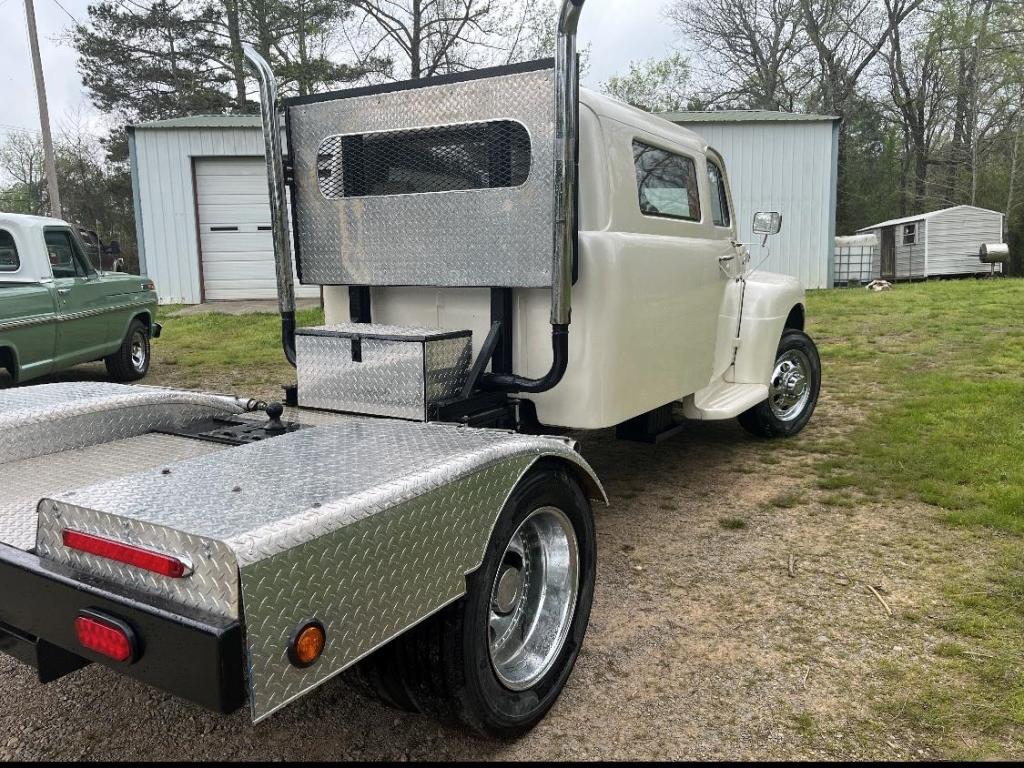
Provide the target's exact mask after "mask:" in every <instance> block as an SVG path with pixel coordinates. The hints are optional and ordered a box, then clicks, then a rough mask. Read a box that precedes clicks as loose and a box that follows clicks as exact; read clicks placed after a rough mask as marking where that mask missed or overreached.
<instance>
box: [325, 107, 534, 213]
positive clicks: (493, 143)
mask: <svg viewBox="0 0 1024 768" xmlns="http://www.w3.org/2000/svg"><path fill="white" fill-rule="evenodd" d="M531 152H532V148H531V144H530V134H529V132H528V131H527V130H526V127H525V126H524V125H523V124H522V123H518V122H515V121H514V120H496V121H493V122H487V123H465V124H462V125H444V126H438V127H435V128H410V129H408V130H402V131H385V132H381V133H359V134H349V135H347V136H328V137H327V138H326V139H324V140H323V143H321V144H320V149H319V151H318V152H317V181H318V183H319V185H320V193H321V194H322V195H323V196H324V197H326V198H328V199H330V200H337V199H340V198H345V197H371V196H374V197H376V196H384V195H415V194H425V193H428V192H455V191H465V190H471V189H494V188H500V187H519V186H522V185H523V184H525V183H526V180H527V178H528V177H529V175H530V163H531Z"/></svg>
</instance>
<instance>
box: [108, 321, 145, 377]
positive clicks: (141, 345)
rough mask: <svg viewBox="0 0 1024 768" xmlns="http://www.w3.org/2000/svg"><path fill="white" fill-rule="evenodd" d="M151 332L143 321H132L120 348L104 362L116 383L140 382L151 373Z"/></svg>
mask: <svg viewBox="0 0 1024 768" xmlns="http://www.w3.org/2000/svg"><path fill="white" fill-rule="evenodd" d="M149 355H150V348H149V330H148V329H147V328H146V326H145V325H144V324H143V323H142V321H141V320H132V322H131V325H129V326H128V333H127V334H126V335H125V337H124V341H122V342H121V346H120V348H119V349H118V350H117V352H115V353H114V354H112V355H110V356H109V357H107V358H106V360H104V362H105V363H106V364H107V373H109V374H110V378H112V379H113V380H114V381H122V382H128V381H138V380H139V379H141V378H143V377H144V376H145V375H146V374H147V373H148V372H149Z"/></svg>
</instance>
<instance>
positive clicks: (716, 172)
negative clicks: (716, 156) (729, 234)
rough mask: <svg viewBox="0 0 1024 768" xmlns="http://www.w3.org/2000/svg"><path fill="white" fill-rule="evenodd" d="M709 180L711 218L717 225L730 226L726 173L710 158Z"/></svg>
mask: <svg viewBox="0 0 1024 768" xmlns="http://www.w3.org/2000/svg"><path fill="white" fill-rule="evenodd" d="M708 182H710V186H711V220H712V221H713V222H714V223H715V226H716V227H728V226H729V225H730V224H731V223H732V222H731V220H730V218H729V194H728V192H726V189H725V174H724V173H722V169H721V168H719V167H718V165H717V164H715V163H714V162H712V161H711V160H708Z"/></svg>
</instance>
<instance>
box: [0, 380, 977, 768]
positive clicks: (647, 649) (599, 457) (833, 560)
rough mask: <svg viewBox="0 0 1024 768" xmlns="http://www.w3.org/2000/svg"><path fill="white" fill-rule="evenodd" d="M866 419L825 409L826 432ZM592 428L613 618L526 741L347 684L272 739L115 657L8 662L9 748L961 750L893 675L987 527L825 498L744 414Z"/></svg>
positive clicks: (513, 752)
mask: <svg viewBox="0 0 1024 768" xmlns="http://www.w3.org/2000/svg"><path fill="white" fill-rule="evenodd" d="M848 420H849V417H848V415H846V414H844V413H842V412H841V409H840V407H839V406H838V405H837V404H835V403H833V402H832V401H830V400H829V399H827V398H826V399H825V400H824V401H823V402H822V404H821V407H820V410H819V412H818V415H817V416H816V418H815V421H814V422H812V424H811V428H810V430H809V433H811V432H816V433H817V434H818V435H819V437H820V436H821V435H828V434H829V433H832V432H836V431H841V430H843V429H844V428H845V425H846V424H847V423H848ZM580 437H581V438H582V440H583V443H584V453H585V455H586V456H587V458H588V459H589V460H590V461H591V462H592V463H593V465H594V467H595V469H596V470H597V472H598V474H599V475H600V476H601V477H602V478H603V479H604V480H605V482H606V484H607V489H608V492H609V495H610V497H611V504H610V506H608V507H603V508H599V509H597V510H596V514H597V527H598V533H599V537H600V560H599V566H598V567H599V573H598V589H597V595H596V602H595V607H594V613H593V619H592V622H591V628H590V632H589V634H588V637H587V643H586V645H585V647H584V649H583V653H582V655H581V657H580V660H579V663H578V665H577V668H576V672H575V674H574V675H573V677H572V679H571V680H570V683H569V686H568V688H567V690H566V692H565V694H564V695H563V696H562V698H561V700H560V701H559V702H558V704H557V705H556V706H555V708H554V710H553V711H552V713H551V715H550V716H549V717H548V718H547V719H546V720H545V721H544V722H543V723H542V724H541V725H540V726H539V727H538V728H537V729H536V730H535V731H534V732H533V733H531V734H530V735H529V736H528V737H526V738H524V739H522V740H521V741H519V742H516V743H509V744H501V743H492V742H487V741H483V740H480V739H476V738H472V737H469V736H467V735H465V734H464V733H462V732H459V731H455V730H451V729H447V728H444V727H441V726H439V725H437V724H436V723H434V722H433V721H431V720H429V719H427V718H423V717H418V716H411V715H406V714H403V713H398V712H395V711H392V710H389V709H386V708H385V707H383V706H381V705H379V704H377V703H375V702H372V701H368V700H366V699H363V698H360V697H359V696H357V695H356V694H355V693H353V692H351V691H350V690H349V689H348V688H346V687H345V685H344V684H343V683H341V682H331V683H329V684H327V685H325V686H324V687H322V688H321V689H320V690H319V691H317V692H315V693H313V694H311V695H309V696H308V697H306V698H305V699H303V700H301V701H299V702H298V703H296V704H294V705H292V706H291V707H289V708H287V709H286V710H284V711H283V712H281V713H279V714H278V715H276V716H275V717H272V718H271V719H269V720H268V721H266V722H264V723H263V724H261V725H259V726H255V727H254V726H251V725H250V724H249V723H248V722H247V719H246V716H245V714H244V713H238V714H236V715H235V716H232V717H228V718H224V717H220V716H216V715H212V714H208V713H206V712H205V711H203V710H201V709H199V708H198V707H195V706H192V705H190V704H187V703H183V702H181V701H178V700H176V699H173V698H171V697H169V696H167V695H164V694H162V693H160V692H158V691H154V690H150V689H148V688H146V687H145V686H143V685H141V684H139V683H135V682H132V681H129V680H125V679H122V678H120V677H118V676H117V675H115V674H114V673H112V672H110V671H108V670H106V669H104V668H102V667H99V666H95V665H94V666H92V667H89V668H87V669H85V670H83V671H81V672H79V673H77V674H74V675H72V676H69V677H67V678H64V679H63V680H61V681H59V682H57V683H54V684H52V685H49V686H44V687H39V686H37V685H36V683H35V680H34V678H33V674H32V673H31V671H30V670H28V669H27V668H24V667H21V666H19V665H17V663H16V662H14V661H12V660H10V659H8V658H7V657H4V656H0V690H2V698H0V758H4V759H39V758H58V759H76V758H91V759H121V760H152V759H160V760H165V759H169V760H178V759H239V758H241V759H286V760H303V759H311V760H318V759H397V760H403V759H435V760H447V759H474V758H476V759H479V758H483V759H490V758H500V759H544V758H552V759H564V758H589V759H595V758H608V759H643V758H670V759H701V758H733V759H744V758H772V759H784V758H816V757H817V758H822V757H824V758H829V757H831V758H854V759H858V758H883V759H886V758H888V759H894V758H895V759H905V758H925V757H936V756H941V754H942V753H941V752H939V750H938V748H937V747H935V746H934V745H933V744H930V743H929V742H928V741H927V737H925V736H921V735H919V734H915V733H914V732H911V731H908V730H907V729H906V726H904V725H901V723H904V722H905V721H904V720H903V719H901V718H899V717H896V716H891V715H890V714H889V713H891V712H892V711H893V710H892V709H891V707H892V706H897V707H898V706H899V692H898V691H893V690H891V686H890V685H889V683H888V681H887V676H886V670H887V669H889V668H891V667H892V665H894V664H895V665H900V664H903V663H905V662H915V663H916V661H917V660H920V659H927V657H928V654H929V653H931V650H932V648H933V647H934V646H935V644H936V643H939V642H941V641H942V640H943V638H942V637H941V636H940V635H938V634H936V630H935V629H934V627H935V624H934V623H933V622H928V621H921V620H920V619H921V617H928V616H935V615H938V614H941V613H942V612H943V611H944V610H946V605H945V602H944V598H943V596H942V591H941V589H940V588H939V586H937V585H938V584H939V583H940V581H941V574H942V573H943V572H945V571H946V570H948V567H949V562H950V560H951V557H953V556H952V555H951V552H953V551H955V552H956V555H955V557H956V558H963V559H969V558H970V557H971V552H972V548H978V547H983V546H985V542H984V540H983V539H982V538H980V537H979V535H978V534H973V533H970V532H966V531H959V530H955V529H951V528H950V527H948V526H942V525H941V524H939V523H937V522H933V518H934V516H933V515H932V514H930V513H929V511H928V510H927V509H925V508H917V507H915V506H913V505H908V504H906V503H902V505H901V506H889V505H887V504H886V503H885V502H882V503H872V502H867V501H864V500H857V499H851V498H849V497H846V496H842V495H836V494H835V493H832V492H829V491H827V490H823V489H819V488H818V487H817V485H816V483H815V481H814V477H813V475H812V474H811V473H810V471H809V470H808V463H809V462H810V461H811V460H812V459H813V452H812V451H811V450H810V449H809V448H807V447H806V446H805V445H804V443H801V442H800V441H799V440H798V441H795V442H792V443H787V444H765V443H761V442H757V441H753V440H751V439H750V438H748V437H747V436H746V435H745V433H743V432H742V431H741V430H740V429H739V428H738V427H736V426H735V425H733V424H732V423H726V424H708V425H703V424H694V425H692V426H691V427H689V428H688V429H687V431H685V432H684V433H683V434H682V435H679V436H677V437H676V438H674V439H672V440H671V441H669V442H666V443H664V444H662V445H659V446H645V445H637V444H631V443H622V442H618V441H616V440H615V439H614V435H613V434H611V433H607V432H605V433H596V434H593V433H591V434H586V435H581V436H580ZM872 590H874V591H872ZM880 701H881V702H888V704H887V706H888V707H890V708H889V709H886V708H885V707H880V706H879V705H878V702H880ZM968 746H970V745H969V744H968Z"/></svg>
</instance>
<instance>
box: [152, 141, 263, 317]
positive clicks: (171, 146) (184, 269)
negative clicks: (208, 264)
mask: <svg viewBox="0 0 1024 768" xmlns="http://www.w3.org/2000/svg"><path fill="white" fill-rule="evenodd" d="M225 156H259V157H262V156H263V141H262V134H261V133H260V131H259V130H258V129H257V130H253V129H248V128H216V129H211V128H203V129H162V128H138V129H136V131H135V160H136V163H137V168H138V174H137V178H138V189H137V194H138V200H139V205H138V207H139V210H137V211H136V212H135V215H136V216H137V217H141V223H142V227H141V230H142V233H143V239H144V248H145V263H146V273H147V275H148V276H149V277H151V278H153V280H154V281H156V286H157V292H158V294H159V296H160V303H161V304H198V303H199V300H200V285H199V250H198V246H197V243H196V208H195V192H194V190H193V180H192V159H193V158H195V157H225Z"/></svg>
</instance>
